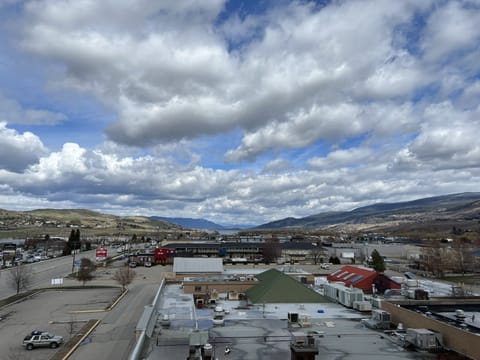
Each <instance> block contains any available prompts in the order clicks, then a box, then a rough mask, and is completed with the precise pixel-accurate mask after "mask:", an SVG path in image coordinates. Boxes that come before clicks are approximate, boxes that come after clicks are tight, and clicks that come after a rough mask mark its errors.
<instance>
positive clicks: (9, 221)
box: [0, 209, 179, 237]
mask: <svg viewBox="0 0 480 360" xmlns="http://www.w3.org/2000/svg"><path fill="white" fill-rule="evenodd" d="M71 228H81V229H82V232H84V233H88V234H92V235H93V234H95V235H102V234H115V233H138V234H148V233H153V232H155V231H165V230H173V229H178V228H179V227H178V226H177V225H175V224H172V223H169V222H165V221H161V220H155V219H150V218H148V217H144V216H115V215H110V214H104V213H100V212H95V211H91V210H85V209H38V210H31V211H10V210H3V209H0V233H1V234H3V235H4V236H12V237H14V236H35V235H38V234H45V233H49V234H50V235H59V236H60V235H63V236H65V234H68V233H69V231H70V229H71Z"/></svg>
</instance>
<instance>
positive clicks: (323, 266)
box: [320, 263, 330, 270]
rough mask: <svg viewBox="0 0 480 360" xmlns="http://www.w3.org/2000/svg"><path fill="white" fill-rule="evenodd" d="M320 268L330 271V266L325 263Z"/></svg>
mask: <svg viewBox="0 0 480 360" xmlns="http://www.w3.org/2000/svg"><path fill="white" fill-rule="evenodd" d="M320 267H321V268H322V269H325V270H328V269H330V264H327V263H323V264H322V265H320Z"/></svg>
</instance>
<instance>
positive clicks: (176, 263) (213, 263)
mask: <svg viewBox="0 0 480 360" xmlns="http://www.w3.org/2000/svg"><path fill="white" fill-rule="evenodd" d="M173 272H174V273H176V274H179V273H183V274H185V273H222V272H223V262H222V259H220V258H183V257H176V258H174V260H173Z"/></svg>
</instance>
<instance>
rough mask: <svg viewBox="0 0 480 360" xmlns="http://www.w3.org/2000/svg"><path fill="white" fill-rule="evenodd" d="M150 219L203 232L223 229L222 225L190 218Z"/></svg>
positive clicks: (160, 217) (157, 217) (155, 217)
mask: <svg viewBox="0 0 480 360" xmlns="http://www.w3.org/2000/svg"><path fill="white" fill-rule="evenodd" d="M150 219H154V220H161V221H166V222H170V223H172V224H176V225H179V226H181V227H184V228H187V229H205V230H221V229H224V227H223V226H222V225H219V224H215V223H214V222H212V221H209V220H205V219H192V218H170V217H163V216H150Z"/></svg>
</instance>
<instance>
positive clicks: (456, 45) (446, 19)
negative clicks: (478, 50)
mask: <svg viewBox="0 0 480 360" xmlns="http://www.w3.org/2000/svg"><path fill="white" fill-rule="evenodd" d="M479 23H480V12H479V11H478V7H476V6H470V5H469V4H468V1H463V2H462V1H450V2H447V3H446V4H445V5H444V6H438V7H436V10H435V12H434V13H433V14H432V15H431V16H430V17H429V19H428V21H427V28H426V33H425V36H424V39H423V43H422V47H423V51H424V56H425V58H426V59H427V60H429V61H435V60H440V61H441V62H443V61H445V58H448V57H449V56H452V55H453V54H454V52H456V51H465V50H469V49H471V48H472V47H473V48H474V47H476V45H475V44H476V43H477V42H478V41H479V40H480V31H479V30H478V24H479Z"/></svg>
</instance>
